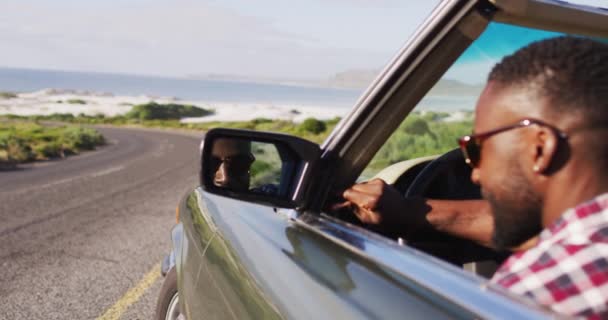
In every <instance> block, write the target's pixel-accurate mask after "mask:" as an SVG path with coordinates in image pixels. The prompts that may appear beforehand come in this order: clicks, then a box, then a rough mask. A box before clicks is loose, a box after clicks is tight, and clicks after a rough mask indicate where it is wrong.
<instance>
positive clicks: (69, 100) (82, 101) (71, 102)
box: [67, 99, 87, 104]
mask: <svg viewBox="0 0 608 320" xmlns="http://www.w3.org/2000/svg"><path fill="white" fill-rule="evenodd" d="M67 103H69V104H87V102H86V101H84V100H82V99H68V101H67Z"/></svg>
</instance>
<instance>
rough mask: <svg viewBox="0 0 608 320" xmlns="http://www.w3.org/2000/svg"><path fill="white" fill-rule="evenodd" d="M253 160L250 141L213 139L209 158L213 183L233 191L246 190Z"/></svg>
mask: <svg viewBox="0 0 608 320" xmlns="http://www.w3.org/2000/svg"><path fill="white" fill-rule="evenodd" d="M254 161H255V157H254V156H253V154H251V143H250V142H248V141H243V140H239V139H216V140H214V141H213V148H212V151H211V158H210V166H211V167H212V169H213V171H214V172H215V175H214V177H213V183H214V184H215V185H216V186H218V187H222V188H227V189H231V190H234V191H247V190H248V189H249V182H250V169H251V164H252V163H253V162H254Z"/></svg>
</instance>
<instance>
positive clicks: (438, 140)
mask: <svg viewBox="0 0 608 320" xmlns="http://www.w3.org/2000/svg"><path fill="white" fill-rule="evenodd" d="M164 107H166V108H165V109H163V108H164ZM212 113H213V110H205V109H201V108H197V107H194V106H189V105H171V106H165V105H159V104H156V103H153V102H152V103H148V104H144V105H137V106H133V108H132V111H131V112H129V113H127V114H125V115H119V116H113V117H106V116H104V115H103V114H98V115H85V114H79V115H76V116H74V115H72V114H60V113H55V114H51V115H45V116H27V117H25V116H15V115H6V116H0V123H2V119H4V121H5V122H6V121H13V122H15V121H17V122H18V121H21V122H26V123H30V124H29V129H27V128H28V125H22V127H21V128H20V129H16V128H13V129H11V130H13V131H9V130H8V129H6V128H4V129H2V127H0V161H3V160H2V159H4V161H6V159H7V158H8V157H9V156H10V159H17V161H31V160H36V159H47V158H51V157H57V156H64V155H65V154H66V152H67V153H68V154H69V153H70V152H72V153H75V152H78V150H85V149H84V148H86V147H81V146H78V145H74V144H73V143H71V142H70V141H74V140H69V139H68V138H66V135H67V136H70V135H69V134H66V133H58V132H55V131H53V130H59V129H56V128H46V129H41V127H43V126H41V125H39V124H36V123H40V122H44V121H54V122H61V123H68V124H73V125H72V126H66V127H65V129H62V130H64V131H67V132H77V133H72V136H74V138H72V139H76V140H78V139H83V140H84V141H101V143H103V137H101V138H94V137H96V136H95V134H94V133H93V132H95V131H94V129H86V128H83V127H81V126H82V125H112V126H127V127H143V128H161V129H179V130H192V131H202V132H204V131H208V130H210V129H212V128H218V127H222V128H234V129H247V130H256V131H270V132H277V133H284V134H289V135H295V136H298V137H301V138H304V139H307V140H310V141H313V142H316V143H319V144H320V143H322V142H323V141H324V140H325V139H326V138H327V136H328V135H329V133H330V132H331V131H332V130H333V129H334V127H335V126H336V125H337V124H338V122H339V121H340V118H335V119H330V120H318V119H314V118H309V119H306V120H305V121H303V122H301V123H296V122H293V121H287V120H273V119H265V118H258V119H254V120H251V121H229V122H219V121H216V122H205V123H181V122H180V121H179V119H180V118H181V117H188V116H194V115H201V114H203V115H208V114H212ZM449 117H450V114H449V113H443V112H413V113H412V114H410V115H409V116H408V118H407V119H406V120H405V121H404V122H403V123H402V124H401V125H400V126H399V128H398V129H397V130H396V131H395V132H394V133H393V135H392V136H391V138H390V139H389V140H388V141H387V142H386V143H385V144H384V145H383V147H382V148H381V149H380V151H379V152H378V153H377V154H376V155H375V157H374V158H373V160H372V162H371V163H370V164H369V165H368V167H367V171H370V170H371V171H377V170H379V169H381V168H384V167H387V166H389V165H391V164H394V163H397V162H400V161H404V160H408V159H413V158H417V157H422V156H427V155H433V154H441V153H444V152H446V151H448V150H451V149H453V148H456V147H457V143H456V139H457V138H458V137H460V136H462V135H465V134H468V133H470V132H471V129H472V127H473V123H472V114H468V115H467V116H465V117H464V118H462V119H460V120H457V121H446V119H448V118H449ZM74 125H75V126H74ZM5 127H6V125H5ZM18 130H20V131H19V132H21V133H20V134H15V132H17V131H18ZM44 130H47V131H48V132H49V133H48V134H47V135H45V134H42V133H40V132H41V131H44ZM6 132H12V134H10V135H9V134H8V133H6ZM8 137H10V139H12V140H10V143H9V142H8V141H9V140H8V139H9V138H8ZM94 145H95V144H94ZM93 148H94V146H93ZM371 171H370V172H371Z"/></svg>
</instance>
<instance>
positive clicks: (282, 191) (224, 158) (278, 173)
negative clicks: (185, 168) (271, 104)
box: [201, 129, 320, 207]
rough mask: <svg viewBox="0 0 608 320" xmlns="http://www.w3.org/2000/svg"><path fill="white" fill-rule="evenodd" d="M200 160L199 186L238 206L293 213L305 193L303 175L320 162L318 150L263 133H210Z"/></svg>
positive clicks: (291, 140)
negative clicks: (241, 203) (239, 202)
mask: <svg viewBox="0 0 608 320" xmlns="http://www.w3.org/2000/svg"><path fill="white" fill-rule="evenodd" d="M201 156H202V158H201V185H202V187H203V188H204V189H205V190H206V191H209V192H212V193H215V194H220V195H223V196H228V197H232V198H237V199H239V200H245V201H253V202H259V203H266V204H272V205H276V206H282V207H295V206H297V205H298V204H299V199H300V197H301V196H300V194H302V193H303V192H304V191H305V190H306V184H307V182H308V180H307V176H306V172H307V171H308V170H310V169H311V168H312V166H313V164H314V163H316V161H317V160H318V158H319V156H320V149H319V146H318V145H316V144H314V143H312V142H309V141H306V140H303V139H300V138H297V137H291V136H287V135H282V134H274V133H267V132H252V131H246V130H235V129H213V130H210V131H209V132H207V134H206V136H205V141H204V144H203V150H202V155H201Z"/></svg>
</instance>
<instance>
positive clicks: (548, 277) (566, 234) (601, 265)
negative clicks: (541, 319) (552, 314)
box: [492, 193, 608, 319]
mask: <svg viewBox="0 0 608 320" xmlns="http://www.w3.org/2000/svg"><path fill="white" fill-rule="evenodd" d="M492 282H494V283H498V284H499V285H501V286H503V287H506V288H508V289H509V290H510V291H512V292H515V293H517V294H520V295H525V296H528V297H531V298H532V299H534V300H535V301H536V302H538V303H540V304H543V305H546V306H549V307H551V308H552V309H553V310H555V311H557V312H559V313H563V314H567V315H573V316H582V317H586V318H592V319H608V193H606V194H603V195H600V196H598V197H596V198H594V199H593V200H591V201H589V202H586V203H583V204H581V205H579V206H577V207H576V208H574V209H570V210H568V211H566V212H565V213H564V214H563V215H562V216H561V217H560V218H559V219H558V220H557V221H556V222H555V223H553V224H552V225H551V226H550V227H548V228H546V229H545V230H543V231H542V232H541V234H540V236H539V242H538V244H537V245H536V246H535V247H533V248H531V249H529V250H527V251H524V252H519V253H516V254H513V255H512V256H511V257H509V259H507V261H505V263H504V264H503V265H502V266H501V267H500V269H499V270H498V271H497V272H496V274H494V277H493V278H492Z"/></svg>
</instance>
